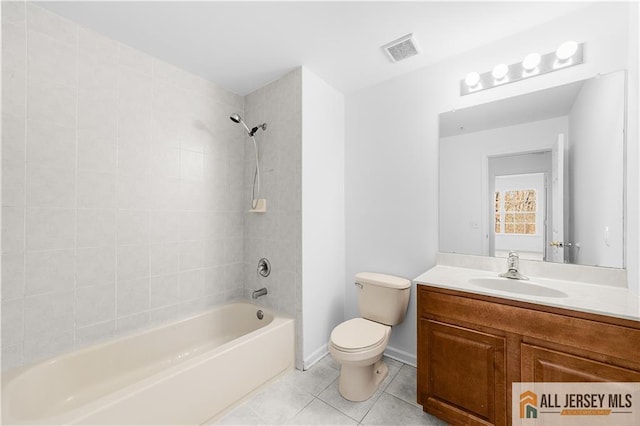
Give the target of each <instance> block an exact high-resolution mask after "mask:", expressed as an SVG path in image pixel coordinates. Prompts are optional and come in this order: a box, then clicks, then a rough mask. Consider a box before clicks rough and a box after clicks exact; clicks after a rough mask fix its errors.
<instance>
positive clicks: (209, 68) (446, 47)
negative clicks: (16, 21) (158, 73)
mask: <svg viewBox="0 0 640 426" xmlns="http://www.w3.org/2000/svg"><path fill="white" fill-rule="evenodd" d="M38 4H39V5H41V6H43V7H45V8H48V9H50V10H52V11H54V12H55V13H58V14H60V15H62V16H66V17H68V18H69V19H72V20H74V21H76V22H78V23H80V24H81V25H84V26H87V27H90V28H93V29H95V30H96V31H98V32H100V33H102V34H104V35H106V36H109V37H111V38H113V39H116V40H119V41H121V42H123V43H125V44H128V45H130V46H132V47H135V48H137V49H140V50H142V51H145V52H147V53H149V54H151V55H153V56H155V57H157V58H159V59H162V60H164V61H166V62H169V63H172V64H174V65H177V66H179V67H181V68H183V69H186V70H188V71H191V72H193V73H194V74H198V75H200V76H202V77H204V78H207V79H208V80H211V81H213V82H216V83H218V84H220V85H222V86H223V87H225V88H226V89H228V90H231V91H232V92H235V93H237V94H240V95H245V94H247V93H250V92H252V91H253V90H255V89H257V88H259V87H261V86H263V85H264V84H266V83H268V82H270V81H273V80H276V79H278V78H279V77H281V76H282V75H284V74H285V73H287V72H288V71H290V70H292V69H294V68H295V67H298V66H300V65H305V66H307V67H308V68H309V69H311V70H312V71H313V72H314V73H316V74H317V75H318V76H320V77H321V78H323V79H324V80H325V81H326V82H327V83H329V84H330V85H332V86H333V87H335V88H336V89H338V90H340V91H342V92H343V93H350V92H353V91H356V90H358V89H361V88H364V87H368V86H371V85H375V84H377V83H380V82H382V81H384V80H387V79H390V78H393V77H396V76H399V75H402V74H405V73H407V72H410V71H413V70H416V69H418V68H421V67H424V66H427V65H430V64H433V63H436V62H439V61H441V60H443V59H445V58H448V57H452V56H456V55H458V54H460V53H463V52H465V51H468V50H471V49H473V48H476V47H478V46H482V45H485V44H488V43H490V42H493V41H496V40H499V39H501V38H505V37H508V36H510V35H512V34H515V33H518V32H520V31H524V30H526V29H528V28H531V27H535V26H537V25H540V24H541V23H543V22H546V21H549V20H552V19H554V18H557V17H559V16H562V15H566V14H569V13H571V12H573V11H575V10H577V9H580V8H583V7H585V6H586V5H587V3H585V2H479V1H475V2H452V1H448V2H432V1H430V2H415V1H414V2H397V1H384V2H383V1H379V2H337V1H331V2H267V1H259V2H244V1H235V2H215V1H208V2H205V1H197V2H186V1H172V2H168V1H163V2H157V1H142V2H113V1H103V2H97V1H83V2H77V1H76V2H48V1H47V2H39V3H38ZM411 32H413V33H414V34H415V36H416V38H417V40H418V43H419V44H420V46H421V47H422V50H423V53H422V54H421V55H418V56H414V57H412V58H409V59H407V60H406V61H403V62H401V63H398V64H393V63H391V62H390V61H389V59H388V58H387V56H386V55H385V54H384V52H383V51H382V50H381V49H380V46H382V45H384V44H386V43H388V42H389V41H392V40H394V39H396V38H399V37H401V36H403V35H405V34H407V33H411Z"/></svg>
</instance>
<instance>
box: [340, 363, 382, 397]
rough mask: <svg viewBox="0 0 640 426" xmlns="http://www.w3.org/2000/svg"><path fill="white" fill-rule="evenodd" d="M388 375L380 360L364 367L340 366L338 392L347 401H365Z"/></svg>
mask: <svg viewBox="0 0 640 426" xmlns="http://www.w3.org/2000/svg"><path fill="white" fill-rule="evenodd" d="M388 374H389V367H387V365H386V364H385V363H384V362H382V360H379V361H377V362H375V363H374V364H370V365H364V366H361V365H350V364H342V368H341V371H340V382H339V386H338V390H339V391H340V394H341V395H342V396H343V397H344V398H345V399H348V400H349V401H354V402H360V401H366V400H367V399H369V398H371V396H372V395H373V394H374V393H375V392H376V390H378V387H379V386H380V384H381V383H382V381H383V380H384V379H386V378H387V375H388Z"/></svg>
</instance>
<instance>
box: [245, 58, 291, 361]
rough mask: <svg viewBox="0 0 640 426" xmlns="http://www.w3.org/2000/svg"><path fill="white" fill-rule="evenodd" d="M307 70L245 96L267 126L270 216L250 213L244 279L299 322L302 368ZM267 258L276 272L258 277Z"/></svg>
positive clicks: (250, 158)
mask: <svg viewBox="0 0 640 426" xmlns="http://www.w3.org/2000/svg"><path fill="white" fill-rule="evenodd" d="M301 114H302V68H298V69H296V70H295V71H292V72H290V73H289V74H287V75H285V76H284V77H282V78H281V79H279V80H277V81H274V82H272V83H270V84H268V85H267V86H265V87H263V88H261V89H259V90H256V91H255V92H253V93H251V94H249V95H247V96H246V97H245V115H246V121H247V125H248V126H250V127H251V126H255V125H257V124H261V123H265V122H266V123H267V130H266V131H264V132H263V131H262V130H260V131H258V133H256V141H257V143H258V149H259V152H260V168H261V176H262V185H261V187H262V192H261V195H260V198H265V199H266V200H267V212H266V213H245V233H244V250H245V254H244V262H245V272H244V280H245V286H246V296H247V297H250V294H251V291H252V290H254V289H258V288H261V287H266V288H267V290H268V292H269V293H268V295H267V296H264V297H261V298H260V299H259V303H264V304H265V305H267V306H268V307H270V308H272V309H275V310H277V311H279V312H283V313H285V314H287V315H289V316H291V317H294V318H295V319H296V345H297V347H296V358H297V359H296V364H297V367H298V368H302V358H301V357H302V312H301V309H302V260H301V256H302V246H301V241H302V240H301V235H302V222H301V219H302V216H301V209H302V204H301V194H302V189H301V185H302V177H301V176H302V175H301V164H302V151H301V149H302V116H301ZM245 161H246V162H245V166H244V169H245V177H244V183H245V190H244V192H245V197H244V200H245V201H244V204H243V206H244V207H245V210H248V208H249V200H250V199H251V185H252V182H253V171H254V167H255V159H254V154H253V144H252V142H251V140H250V139H249V138H248V137H246V138H245ZM262 257H266V258H267V259H269V261H270V262H271V267H272V272H271V275H269V276H268V277H266V278H263V277H261V276H259V275H258V273H257V266H258V261H259V259H260V258H262Z"/></svg>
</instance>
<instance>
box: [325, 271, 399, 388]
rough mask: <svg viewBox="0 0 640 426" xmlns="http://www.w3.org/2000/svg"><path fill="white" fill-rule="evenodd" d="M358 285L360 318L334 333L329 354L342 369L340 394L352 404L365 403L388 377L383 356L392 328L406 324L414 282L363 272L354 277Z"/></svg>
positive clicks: (352, 320) (348, 322) (343, 324)
mask: <svg viewBox="0 0 640 426" xmlns="http://www.w3.org/2000/svg"><path fill="white" fill-rule="evenodd" d="M355 285H356V287H357V288H358V308H359V311H360V316H361V317H360V318H354V319H350V320H348V321H345V322H343V323H342V324H339V325H338V326H337V327H336V328H334V329H333V331H332V332H331V340H330V341H329V353H330V354H331V356H333V358H334V359H335V360H336V361H337V362H338V363H339V364H340V365H341V370H340V384H339V390H340V394H341V395H342V396H343V397H344V398H346V399H348V400H350V401H364V400H366V399H369V398H370V397H371V395H373V394H374V392H375V391H376V389H378V386H380V383H382V381H383V380H384V379H385V378H386V377H387V374H388V373H389V369H388V368H387V366H386V365H385V364H384V363H383V362H382V354H383V352H384V350H385V348H386V347H387V343H389V336H391V326H394V325H397V324H400V323H401V322H402V321H403V320H404V317H405V314H406V312H407V306H408V304H409V293H410V291H411V281H409V280H407V279H405V278H400V277H395V276H392V275H385V274H378V273H374V272H360V273H359V274H356V276H355Z"/></svg>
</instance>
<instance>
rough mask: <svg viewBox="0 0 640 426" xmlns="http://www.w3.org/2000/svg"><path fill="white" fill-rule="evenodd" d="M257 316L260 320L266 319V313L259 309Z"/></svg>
mask: <svg viewBox="0 0 640 426" xmlns="http://www.w3.org/2000/svg"><path fill="white" fill-rule="evenodd" d="M256 316H257V317H258V319H259V320H261V319H262V318H264V312H262V311H261V310H260V309H258V312H256Z"/></svg>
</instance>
